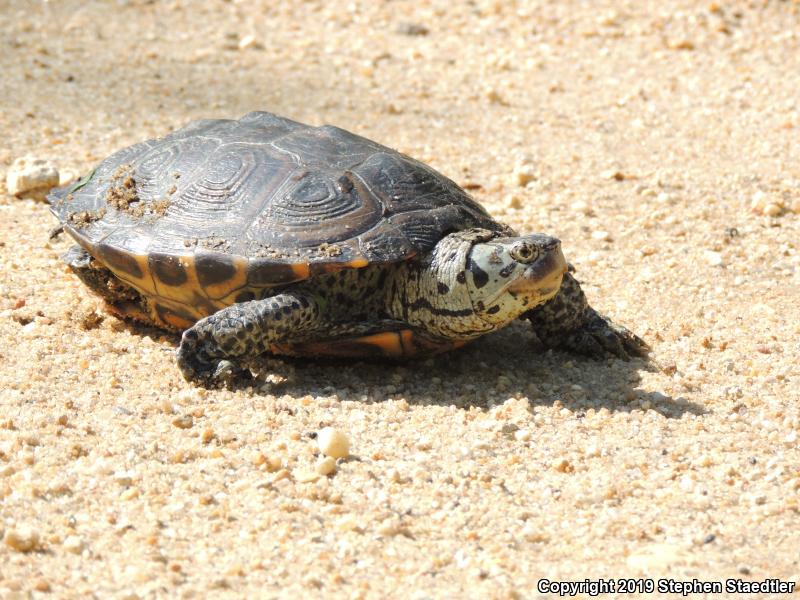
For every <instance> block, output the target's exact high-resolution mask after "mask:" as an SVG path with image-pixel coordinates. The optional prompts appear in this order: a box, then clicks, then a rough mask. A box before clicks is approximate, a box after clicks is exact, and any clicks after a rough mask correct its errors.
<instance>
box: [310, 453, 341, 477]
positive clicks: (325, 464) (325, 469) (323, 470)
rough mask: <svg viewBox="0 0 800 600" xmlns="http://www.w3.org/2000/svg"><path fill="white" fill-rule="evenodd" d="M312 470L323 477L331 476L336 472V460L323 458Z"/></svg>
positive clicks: (329, 457)
mask: <svg viewBox="0 0 800 600" xmlns="http://www.w3.org/2000/svg"><path fill="white" fill-rule="evenodd" d="M314 470H315V471H316V472H317V473H319V474H320V475H322V476H323V477H326V476H328V475H331V474H332V473H335V472H336V459H335V458H333V457H332V456H324V457H322V458H320V459H319V460H318V461H317V464H316V465H314Z"/></svg>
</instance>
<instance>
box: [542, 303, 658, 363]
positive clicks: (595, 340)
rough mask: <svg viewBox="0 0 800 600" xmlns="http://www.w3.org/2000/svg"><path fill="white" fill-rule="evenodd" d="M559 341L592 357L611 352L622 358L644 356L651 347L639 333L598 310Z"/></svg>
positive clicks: (570, 348)
mask: <svg viewBox="0 0 800 600" xmlns="http://www.w3.org/2000/svg"><path fill="white" fill-rule="evenodd" d="M590 310H592V309H590ZM555 345H556V346H557V347H559V348H564V349H567V350H571V351H573V352H577V353H579V354H584V355H586V356H591V357H592V358H602V357H603V356H607V355H609V354H610V355H612V356H616V357H617V358H621V359H622V360H630V359H631V358H633V357H644V356H647V353H648V352H649V351H650V347H649V346H648V345H647V343H646V342H645V341H644V340H642V339H641V338H640V337H639V336H637V335H636V334H634V333H633V332H631V331H629V330H628V329H627V328H625V327H623V326H622V325H617V324H616V323H614V322H613V321H612V320H611V319H609V318H608V317H604V316H602V315H600V314H598V313H597V312H596V311H594V310H592V315H591V316H590V317H589V319H587V321H586V322H585V324H584V325H583V327H580V328H579V329H577V330H574V331H572V332H569V333H567V334H566V335H565V336H563V337H562V338H561V339H560V340H558V343H557V344H555Z"/></svg>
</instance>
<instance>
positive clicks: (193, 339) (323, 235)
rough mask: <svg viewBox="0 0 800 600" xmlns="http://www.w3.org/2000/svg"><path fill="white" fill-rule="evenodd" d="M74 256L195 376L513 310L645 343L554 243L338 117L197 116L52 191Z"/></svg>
mask: <svg viewBox="0 0 800 600" xmlns="http://www.w3.org/2000/svg"><path fill="white" fill-rule="evenodd" d="M48 201H49V203H50V210H51V212H52V213H53V214H54V215H55V217H56V218H57V219H58V221H59V228H60V231H65V232H66V233H68V234H69V236H70V237H71V238H73V240H74V241H75V242H76V244H75V245H74V246H73V247H72V248H71V249H70V250H69V251H68V252H67V253H66V254H65V255H64V257H63V258H64V260H65V262H66V263H67V265H68V266H69V268H70V269H71V270H72V271H73V272H74V273H75V275H77V276H78V277H79V278H80V279H81V280H82V281H83V283H85V284H86V285H87V286H88V287H89V288H90V290H92V291H93V292H94V293H96V294H97V295H99V296H100V297H101V298H102V299H103V300H104V301H105V304H106V306H107V309H108V310H109V311H110V312H111V313H112V314H114V315H116V316H119V317H121V318H123V319H129V320H133V321H138V322H141V323H145V324H149V325H153V326H156V327H159V328H162V329H166V330H171V331H175V332H179V333H181V340H180V344H179V346H178V348H177V351H176V355H177V364H178V367H179V368H180V371H181V373H182V374H183V376H184V377H185V378H186V379H187V380H189V381H191V382H194V383H197V384H200V385H206V386H209V385H214V384H216V383H224V382H230V381H232V380H234V379H235V378H237V377H238V376H239V375H246V374H247V373H251V370H252V367H253V365H257V364H258V361H259V360H260V359H261V357H263V356H265V355H267V354H276V355H290V356H311V357H338V358H340V359H344V360H350V359H368V358H388V359H406V358H413V357H420V356H429V355H432V354H437V353H440V352H444V351H447V350H452V349H455V348H459V347H461V346H463V345H465V344H466V343H468V342H470V341H472V340H474V339H476V338H479V337H481V336H483V335H486V334H488V333H490V332H493V331H497V330H499V329H501V328H503V327H505V326H506V325H508V324H509V323H511V322H513V321H515V320H516V319H523V320H526V321H529V322H530V323H531V324H532V329H533V331H534V332H535V334H536V336H537V337H538V338H539V340H540V341H541V343H542V344H544V346H545V347H547V348H554V349H563V350H568V351H573V352H577V353H580V354H584V355H588V356H593V357H604V356H617V357H620V358H623V359H628V358H630V357H633V356H644V355H646V353H647V351H648V346H647V344H646V343H645V342H644V341H643V340H642V339H641V338H639V337H638V336H636V335H635V334H634V333H632V332H631V331H629V330H628V329H626V328H625V327H623V326H621V325H618V324H615V323H614V322H612V321H611V320H610V319H609V318H607V317H605V316H603V315H601V314H600V313H598V312H597V311H595V310H594V309H593V308H592V307H591V306H590V305H589V303H588V301H587V299H586V296H585V294H584V293H583V291H582V289H581V287H580V284H579V283H578V281H577V280H576V279H575V277H574V275H573V273H574V269H572V268H571V267H570V265H568V263H567V261H566V259H565V257H564V254H563V252H562V249H561V243H560V241H559V240H558V239H557V238H555V237H552V236H550V235H546V234H543V233H532V234H526V235H519V234H517V233H516V232H515V231H514V230H513V229H512V228H511V227H509V226H508V225H505V224H503V223H500V222H499V221H497V220H495V219H493V218H492V217H491V216H490V215H489V213H488V212H487V211H486V210H485V209H484V208H483V207H482V206H481V205H480V204H479V203H478V202H477V201H475V200H474V199H473V198H472V197H471V196H470V195H469V194H468V193H467V192H466V191H464V189H462V188H461V187H459V186H458V185H457V184H456V183H455V182H453V181H452V180H450V179H448V178H447V177H445V176H444V175H442V174H441V173H439V172H437V171H436V170H434V169H432V168H431V167H429V166H427V165H425V164H423V163H421V162H418V161H417V160H414V159H413V158H410V157H409V156H406V155H404V154H402V153H400V152H397V151H395V150H392V149H390V148H388V147H386V146H383V145H381V144H378V143H376V142H374V141H371V140H369V139H366V138H364V137H361V136H359V135H356V134H353V133H350V132H348V131H346V130H344V129H340V128H338V127H335V126H332V125H323V126H319V127H314V126H309V125H305V124H302V123H300V122H297V121H293V120H291V119H288V118H284V117H280V116H278V115H275V114H271V113H268V112H251V113H248V114H246V115H244V116H243V117H241V118H240V119H238V120H229V119H204V120H199V121H194V122H191V123H189V124H188V125H186V126H184V127H182V128H180V129H177V130H176V131H174V132H172V133H169V134H168V135H166V136H165V137H162V138H159V139H155V140H147V141H143V142H140V143H137V144H134V145H132V146H130V147H127V148H124V149H122V150H120V151H118V152H116V153H114V154H112V155H111V156H109V157H108V158H106V159H105V160H103V161H102V162H101V163H100V164H99V165H98V166H97V167H96V168H95V169H94V170H93V171H91V172H90V173H89V174H88V175H86V176H85V177H83V178H82V179H80V180H79V181H78V182H76V183H74V184H72V185H68V186H63V187H61V188H57V189H55V190H53V191H52V192H51V194H50V195H49V196H48Z"/></svg>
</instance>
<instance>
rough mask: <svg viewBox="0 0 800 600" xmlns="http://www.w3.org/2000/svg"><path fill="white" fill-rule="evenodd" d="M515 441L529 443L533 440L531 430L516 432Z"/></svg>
mask: <svg viewBox="0 0 800 600" xmlns="http://www.w3.org/2000/svg"><path fill="white" fill-rule="evenodd" d="M514 439H515V440H517V441H518V442H527V441H530V439H531V432H530V429H519V430H517V431H515V432H514Z"/></svg>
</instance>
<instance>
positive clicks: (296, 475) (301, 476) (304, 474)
mask: <svg viewBox="0 0 800 600" xmlns="http://www.w3.org/2000/svg"><path fill="white" fill-rule="evenodd" d="M320 477H321V475H320V474H319V473H317V472H316V471H308V470H306V469H298V470H297V471H294V472H293V473H292V479H294V480H295V481H296V482H298V483H311V482H313V481H316V480H317V479H319V478H320Z"/></svg>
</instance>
